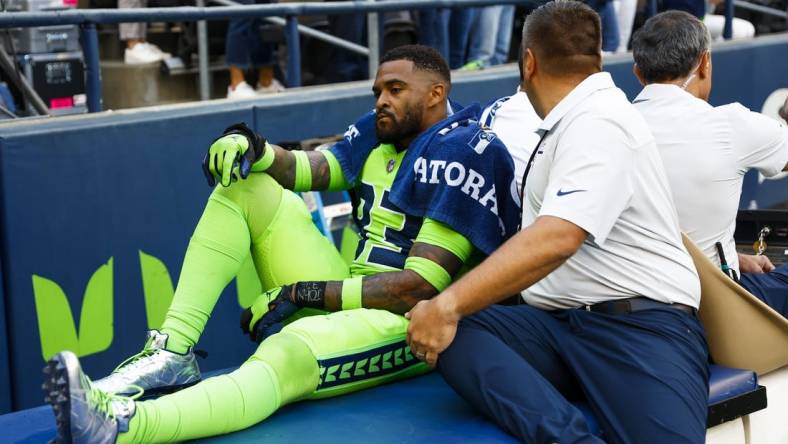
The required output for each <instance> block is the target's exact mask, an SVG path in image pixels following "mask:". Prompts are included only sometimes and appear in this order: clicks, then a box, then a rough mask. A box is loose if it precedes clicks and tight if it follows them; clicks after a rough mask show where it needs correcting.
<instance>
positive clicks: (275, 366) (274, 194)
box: [118, 173, 429, 443]
mask: <svg viewBox="0 0 788 444" xmlns="http://www.w3.org/2000/svg"><path fill="white" fill-rule="evenodd" d="M249 251H251V253H252V258H253V260H254V263H255V268H256V269H257V272H258V276H259V277H260V281H261V283H262V285H263V288H270V287H273V286H279V285H283V284H287V283H292V282H297V281H303V280H341V279H344V278H347V277H349V276H350V272H349V267H348V266H347V264H346V263H345V262H344V261H343V260H342V258H341V257H340V256H339V253H338V252H337V250H336V249H335V248H334V246H333V245H332V244H331V243H330V242H329V241H328V240H327V239H326V238H325V237H324V236H322V234H321V233H320V232H319V231H318V230H317V228H316V227H315V226H314V224H313V223H312V220H311V217H310V215H309V212H308V210H307V208H306V206H305V205H304V203H303V201H301V199H300V198H298V197H297V196H296V195H295V194H293V193H292V192H290V191H287V190H284V189H282V187H281V186H280V185H279V184H278V183H277V182H276V181H274V180H273V179H272V178H271V177H270V176H268V175H267V174H264V173H256V174H252V175H251V176H250V177H249V178H248V179H246V180H245V181H241V182H238V183H235V184H233V185H232V186H231V187H229V188H222V187H217V188H216V190H215V191H214V192H213V194H212V195H211V197H210V199H209V201H208V204H207V205H206V209H205V212H204V213H203V216H202V218H201V219H200V222H199V223H198V225H197V228H196V229H195V233H194V236H193V237H192V241H191V243H190V245H189V249H188V250H187V254H186V257H185V259H184V265H183V270H182V271H181V277H180V280H179V282H178V288H177V289H176V293H175V297H174V299H173V303H172V305H171V307H170V310H169V311H168V313H167V317H166V319H165V322H164V325H163V327H162V331H164V332H165V333H167V334H169V335H170V338H171V339H172V341H173V344H174V348H176V349H177V348H178V347H179V346H180V347H182V348H185V347H188V346H190V345H193V344H194V342H196V340H197V339H198V338H199V335H200V334H201V333H202V329H203V328H204V326H205V322H207V319H208V316H209V315H210V312H211V310H212V309H213V306H214V305H215V303H216V300H217V299H218V295H219V294H220V293H221V291H222V289H223V288H224V286H226V285H227V283H229V281H230V280H231V279H232V278H233V277H234V276H235V274H236V273H237V272H238V269H239V268H240V265H241V263H242V262H243V260H244V259H245V256H246V254H248V252H249ZM407 325H408V322H407V320H406V319H405V318H403V317H402V316H400V315H397V314H393V313H390V312H387V311H383V310H370V309H357V310H350V311H342V312H337V313H331V314H318V315H314V316H308V317H304V318H301V319H298V320H296V321H294V322H292V323H290V324H289V325H287V326H286V327H285V328H284V329H282V331H281V332H280V333H278V334H276V335H273V336H271V337H269V338H268V339H266V340H265V341H263V343H262V344H260V346H259V347H258V349H257V351H256V352H255V353H254V354H253V355H252V356H251V357H250V358H249V359H248V360H247V361H246V362H245V363H244V364H243V365H241V367H239V368H238V369H237V370H235V371H234V372H232V373H229V374H226V375H221V376H217V377H214V378H209V379H206V380H204V381H202V382H200V383H199V384H197V385H195V386H192V387H189V388H187V389H184V390H182V391H180V392H177V393H175V394H172V395H167V396H163V397H161V398H159V399H156V400H153V401H144V402H138V403H137V411H136V413H135V415H134V417H133V418H132V421H131V423H130V427H129V431H128V432H127V433H121V434H119V436H118V442H121V443H122V442H169V441H180V440H186V439H194V438H200V437H205V436H212V435H218V434H223V433H228V432H232V431H236V430H240V429H243V428H246V427H249V426H251V425H253V424H256V423H258V422H260V421H262V420H263V419H265V418H266V417H268V416H269V415H271V414H272V413H273V412H274V411H276V409H278V408H279V407H281V406H282V405H285V404H287V403H289V402H293V401H297V400H301V399H313V398H323V397H329V396H335V395H340V394H344V393H350V392H353V391H356V390H360V389H364V388H367V387H372V386H375V385H379V384H382V383H385V382H389V381H394V380H397V379H401V378H405V377H410V376H415V375H419V374H423V373H425V372H427V371H428V370H429V368H428V367H427V366H426V365H425V364H423V363H421V362H420V361H418V360H416V359H415V358H414V357H413V356H412V355H411V353H410V349H409V348H408V347H407V344H406V343H405V333H406V330H407ZM238 340H239V341H241V340H245V339H244V338H242V337H240V336H239V337H238ZM168 348H169V343H168ZM294 433H295V431H294Z"/></svg>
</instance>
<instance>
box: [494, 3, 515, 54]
mask: <svg viewBox="0 0 788 444" xmlns="http://www.w3.org/2000/svg"><path fill="white" fill-rule="evenodd" d="M513 26H514V5H508V6H502V10H501V16H500V18H499V24H498V36H497V37H496V39H495V53H494V54H493V58H492V62H491V63H490V64H491V65H500V64H503V63H506V62H507V61H508V60H509V47H510V46H511V43H512V28H513Z"/></svg>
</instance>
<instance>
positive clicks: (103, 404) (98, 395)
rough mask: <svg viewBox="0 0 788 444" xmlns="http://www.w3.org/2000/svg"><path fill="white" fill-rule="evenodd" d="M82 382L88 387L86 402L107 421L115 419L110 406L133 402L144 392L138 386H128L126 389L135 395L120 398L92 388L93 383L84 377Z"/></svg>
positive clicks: (113, 411) (113, 410)
mask: <svg viewBox="0 0 788 444" xmlns="http://www.w3.org/2000/svg"><path fill="white" fill-rule="evenodd" d="M84 381H85V382H86V383H87V386H88V401H89V403H90V404H91V405H94V406H96V409H97V410H98V411H99V412H101V413H103V414H104V417H105V418H107V419H112V420H114V419H115V409H113V408H112V404H113V403H114V402H116V401H118V402H128V401H134V400H135V399H137V398H139V397H140V396H142V393H143V392H144V390H143V389H142V387H140V386H138V385H129V386H128V387H129V388H131V389H134V390H135V392H136V393H134V394H133V395H130V396H121V395H117V394H115V393H105V392H102V391H101V390H99V389H97V388H94V387H93V382H91V381H90V379H88V378H87V377H85V379H84Z"/></svg>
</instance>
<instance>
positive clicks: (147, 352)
mask: <svg viewBox="0 0 788 444" xmlns="http://www.w3.org/2000/svg"><path fill="white" fill-rule="evenodd" d="M158 351H159V349H158V348H147V347H146V348H144V349H143V350H142V351H141V352H139V353H137V354H136V355H133V356H130V357H129V358H128V359H126V360H125V361H123V362H121V363H120V365H118V366H117V367H115V370H112V373H115V372H118V371H120V369H121V368H123V367H126V366H128V367H127V369H128V370H131V369H134V368H136V367H137V366H138V365H139V363H140V361H141V360H142V359H144V358H147V357H150V356H153V355H154V354H156V353H157V352H158Z"/></svg>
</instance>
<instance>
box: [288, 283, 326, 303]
mask: <svg viewBox="0 0 788 444" xmlns="http://www.w3.org/2000/svg"><path fill="white" fill-rule="evenodd" d="M325 301H326V282H325V281H323V282H299V283H297V284H296V287H295V303H296V305H298V306H299V307H311V308H319V309H323V308H325Z"/></svg>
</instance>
